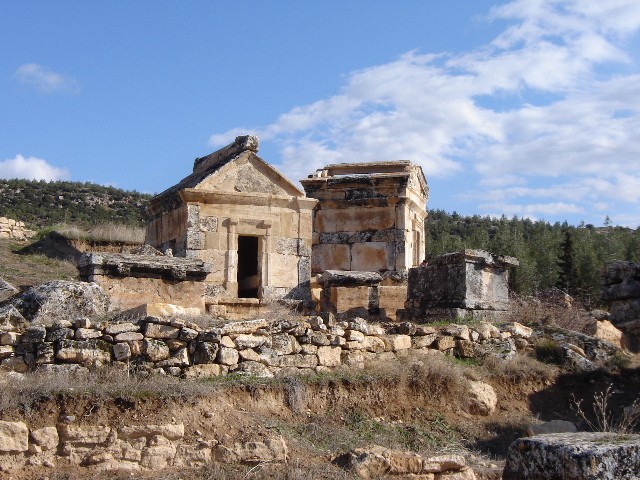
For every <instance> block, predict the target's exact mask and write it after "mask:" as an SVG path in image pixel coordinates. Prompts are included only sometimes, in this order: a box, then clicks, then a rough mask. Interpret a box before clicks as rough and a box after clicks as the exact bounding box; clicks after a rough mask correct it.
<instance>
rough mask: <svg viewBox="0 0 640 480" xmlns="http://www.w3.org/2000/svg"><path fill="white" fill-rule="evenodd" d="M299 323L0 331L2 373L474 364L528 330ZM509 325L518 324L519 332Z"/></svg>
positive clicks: (517, 341) (156, 322) (143, 323)
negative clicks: (443, 359)
mask: <svg viewBox="0 0 640 480" xmlns="http://www.w3.org/2000/svg"><path fill="white" fill-rule="evenodd" d="M305 318H306V319H305V320H294V321H290V320H287V321H278V322H270V321H267V320H263V319H258V320H247V321H241V322H233V323H227V324H225V325H223V326H221V327H218V328H202V327H200V326H198V325H196V324H193V323H189V322H187V321H184V320H181V319H163V318H159V317H152V316H148V317H144V318H142V319H140V320H139V321H130V322H119V323H109V322H92V321H90V320H88V319H86V318H81V319H78V320H76V321H74V322H70V321H58V322H56V323H54V324H52V325H49V326H45V325H30V324H26V325H23V326H22V327H21V326H20V325H18V326H15V327H11V324H10V323H5V324H4V326H3V327H2V328H0V366H1V367H3V368H5V369H8V370H14V371H18V372H27V371H29V370H34V369H38V370H41V371H45V372H46V371H57V370H59V369H70V370H72V371H74V370H78V369H84V368H92V367H97V366H102V365H108V364H120V365H122V366H127V365H128V366H137V367H138V368H143V369H148V370H151V371H156V372H158V373H163V374H171V375H176V376H186V377H201V376H218V375H225V374H227V373H233V372H235V373H239V374H243V373H244V374H251V375H257V376H263V377H271V376H274V375H276V374H279V373H287V372H290V371H297V370H307V371H323V370H328V369H332V368H335V367H338V366H340V365H349V366H356V367H364V362H365V361H375V360H389V359H393V358H395V357H401V356H405V355H407V354H408V352H409V351H415V352H418V353H424V354H438V353H441V354H451V355H456V356H459V357H476V356H481V355H485V354H487V353H488V352H498V354H500V355H501V356H504V355H513V354H515V352H516V348H526V347H527V346H528V342H527V340H526V338H527V337H529V336H530V335H531V334H532V331H531V329H529V328H527V327H524V326H521V325H518V324H508V325H505V326H504V327H503V328H502V329H499V328H498V327H496V326H494V325H492V324H489V323H482V322H480V323H478V324H477V325H474V326H466V325H449V326H446V327H431V326H425V325H414V324H410V323H401V324H395V325H390V326H389V327H388V328H384V327H383V326H381V325H378V324H369V323H368V322H367V321H365V320H364V319H361V318H356V319H354V320H352V321H348V322H347V321H345V322H334V321H331V319H332V316H331V315H325V318H327V321H326V322H325V321H324V320H323V318H322V317H320V316H316V317H305ZM514 325H518V326H517V328H515V327H514Z"/></svg>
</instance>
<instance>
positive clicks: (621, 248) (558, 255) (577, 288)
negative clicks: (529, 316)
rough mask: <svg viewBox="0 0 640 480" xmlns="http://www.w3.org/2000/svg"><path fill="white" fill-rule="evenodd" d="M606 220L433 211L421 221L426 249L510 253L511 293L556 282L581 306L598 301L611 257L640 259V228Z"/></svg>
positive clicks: (529, 291) (433, 252) (537, 289)
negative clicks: (576, 223) (512, 261)
mask: <svg viewBox="0 0 640 480" xmlns="http://www.w3.org/2000/svg"><path fill="white" fill-rule="evenodd" d="M610 223H611V222H610V221H609V219H608V217H607V219H605V224H604V226H602V227H596V226H594V225H591V224H587V225H585V224H581V225H579V226H572V225H569V224H567V223H566V222H564V223H560V222H556V223H554V224H550V223H549V222H546V221H542V220H539V221H532V220H530V219H527V218H517V217H513V218H511V219H509V218H506V217H504V216H503V217H502V218H493V217H488V216H487V217H481V216H479V215H473V216H462V215H458V214H457V213H455V212H454V213H452V214H449V213H447V212H444V211H443V210H432V211H430V212H429V217H428V219H427V224H426V226H425V230H426V239H427V253H428V254H429V255H430V256H438V255H442V254H443V253H449V252H455V251H460V250H462V249H481V250H487V251H489V252H491V253H495V254H499V255H509V256H513V257H516V258H517V259H518V260H519V261H520V265H519V266H518V267H516V268H514V269H513V270H512V272H511V276H510V282H511V288H512V289H513V290H514V291H515V292H516V293H520V294H525V295H530V294H535V293H536V292H540V291H544V290H546V289H549V288H551V287H558V288H560V289H562V290H563V291H565V292H567V293H569V294H570V295H572V296H574V297H577V298H579V299H580V300H582V302H583V303H584V304H585V305H586V306H597V305H599V304H600V291H601V289H602V271H603V269H604V266H605V265H606V264H607V263H609V262H611V261H613V260H628V261H633V262H638V261H639V260H640V229H636V230H633V229H630V228H625V227H615V226H612V225H611V224H610Z"/></svg>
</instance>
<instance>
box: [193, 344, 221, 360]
mask: <svg viewBox="0 0 640 480" xmlns="http://www.w3.org/2000/svg"><path fill="white" fill-rule="evenodd" d="M219 348H220V347H219V345H218V344H217V343H211V342H198V343H196V347H195V350H194V352H193V355H192V357H193V363H194V364H205V363H215V362H216V358H217V356H218V349H219Z"/></svg>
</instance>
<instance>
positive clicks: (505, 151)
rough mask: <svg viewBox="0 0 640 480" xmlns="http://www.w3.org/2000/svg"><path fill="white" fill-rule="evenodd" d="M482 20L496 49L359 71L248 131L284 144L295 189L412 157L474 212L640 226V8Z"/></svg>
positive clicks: (518, 2)
mask: <svg viewBox="0 0 640 480" xmlns="http://www.w3.org/2000/svg"><path fill="white" fill-rule="evenodd" d="M487 18H488V19H490V20H498V19H499V20H503V21H507V23H508V26H507V27H506V28H505V30H504V31H503V32H501V33H500V34H499V35H498V36H497V37H496V38H495V39H494V40H493V41H492V42H490V43H489V44H487V45H484V46H482V47H480V48H477V49H475V50H473V51H469V52H465V53H463V54H458V55H451V54H444V53H442V54H440V53H437V54H421V53H419V52H415V51H414V52H408V53H406V54H404V55H402V56H400V57H399V58H398V59H397V60H395V61H392V62H390V63H386V64H383V65H378V66H373V67H371V68H367V69H364V70H360V71H355V72H352V73H350V74H349V75H348V77H347V80H346V82H345V84H344V86H343V87H342V89H341V91H340V92H337V93H336V94H335V95H334V96H331V97H329V98H326V99H321V100H318V101H316V102H314V103H311V104H309V105H303V106H299V107H296V108H294V109H292V110H291V111H289V112H286V113H284V114H282V115H281V116H280V117H279V118H278V119H276V120H275V121H274V122H273V123H271V124H269V125H265V126H262V127H257V128H251V131H255V132H257V134H258V135H259V136H260V137H261V138H262V139H263V140H265V141H270V142H273V143H275V144H276V145H278V146H279V148H280V151H281V152H282V163H281V165H280V168H281V169H283V170H284V172H285V173H287V174H288V175H290V176H291V177H292V178H296V179H297V178H303V177H305V176H306V175H307V174H308V173H311V172H312V171H313V170H314V169H315V168H319V167H320V166H322V165H324V164H326V163H330V162H352V161H369V160H387V159H410V160H413V161H414V162H416V163H419V164H420V165H421V166H422V167H423V168H424V170H425V173H426V174H427V176H428V177H429V178H432V179H433V178H436V179H437V178H440V179H443V180H442V181H451V182H452V184H451V185H452V188H451V190H454V189H455V187H454V186H455V181H456V179H457V178H460V177H459V176H465V178H466V179H468V178H469V177H470V176H471V177H472V178H473V179H474V180H473V181H474V182H475V187H476V188H473V189H472V191H471V192H469V193H468V194H467V195H466V197H467V199H468V200H469V201H470V202H473V204H474V205H479V208H483V209H484V211H481V212H475V213H481V214H482V213H500V214H501V213H505V214H520V215H525V216H540V217H545V218H553V216H554V215H562V214H581V213H589V212H590V211H591V210H592V208H591V207H590V205H592V204H598V205H601V206H602V205H610V204H615V205H625V208H627V207H628V208H631V209H632V212H631V213H627V214H625V218H638V217H640V210H639V208H638V206H637V204H638V200H640V173H638V170H639V169H638V166H639V164H640V158H639V156H638V152H640V135H638V129H637V125H638V124H640V68H639V67H638V65H637V64H636V63H634V58H633V53H634V51H633V42H634V41H636V42H637V37H634V35H636V36H637V34H638V31H639V30H640V2H637V0H609V1H607V2H585V1H583V0H515V1H513V2H510V3H508V4H504V5H500V6H497V7H495V8H493V9H491V10H490V11H489V12H488V13H487ZM236 134H237V129H234V130H232V131H229V132H224V133H217V134H215V135H213V136H212V137H211V143H212V144H216V145H219V144H222V143H227V142H228V141H230V140H231V139H232V137H233V136H235V135H236ZM467 183H468V182H467ZM540 185H543V186H540ZM567 189H570V190H568V191H567ZM549 200H552V201H549ZM634 212H635V213H634ZM598 215H600V214H598Z"/></svg>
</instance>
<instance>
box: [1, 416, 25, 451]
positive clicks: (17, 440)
mask: <svg viewBox="0 0 640 480" xmlns="http://www.w3.org/2000/svg"><path fill="white" fill-rule="evenodd" d="M28 448H29V429H28V428H27V426H26V425H25V424H24V423H23V422H5V421H0V452H10V453H15V452H26V451H27V450H28Z"/></svg>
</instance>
